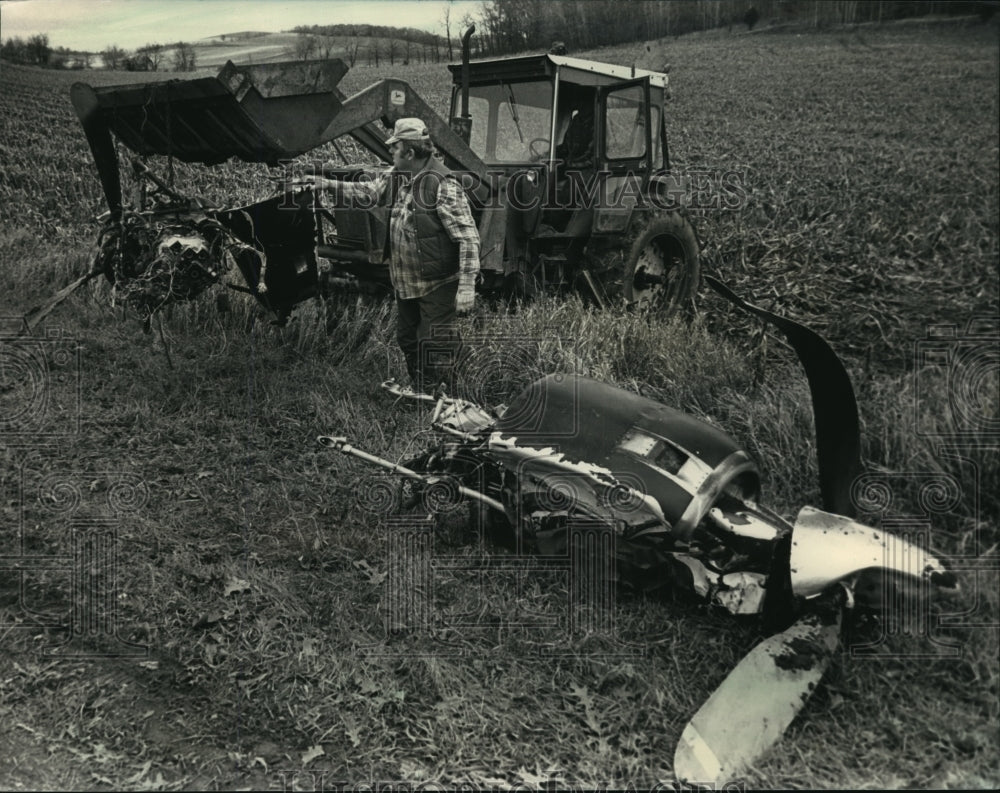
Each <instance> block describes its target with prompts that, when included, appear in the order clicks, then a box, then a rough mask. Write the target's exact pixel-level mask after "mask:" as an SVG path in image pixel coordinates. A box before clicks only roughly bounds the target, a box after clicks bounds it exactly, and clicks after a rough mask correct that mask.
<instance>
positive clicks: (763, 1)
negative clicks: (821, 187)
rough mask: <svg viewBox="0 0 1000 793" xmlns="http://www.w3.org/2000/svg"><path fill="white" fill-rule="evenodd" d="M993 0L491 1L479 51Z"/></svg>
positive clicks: (891, 16)
mask: <svg viewBox="0 0 1000 793" xmlns="http://www.w3.org/2000/svg"><path fill="white" fill-rule="evenodd" d="M998 5H1000V4H998V3H996V2H989V1H988V0H972V1H970V2H961V1H960V0H952V1H951V2H949V1H948V0H871V2H858V0H671V2H649V1H648V0H489V2H485V3H483V7H482V12H481V14H480V16H479V18H478V19H476V20H474V21H475V22H476V30H477V33H476V37H475V39H478V41H476V44H475V50H474V51H475V52H477V54H481V55H509V54H513V53H516V52H524V51H529V50H538V49H545V48H548V47H549V46H550V45H551V44H552V43H553V42H554V41H560V42H563V43H564V44H565V45H566V46H567V48H568V49H569V50H570V51H571V52H572V51H573V50H579V49H590V48H593V47H598V46H603V45H608V44H623V43H628V42H633V41H648V40H650V39H658V38H663V37H664V36H679V35H681V34H684V33H693V32H695V31H700V30H710V29H713V28H720V27H727V28H732V27H734V26H738V27H743V26H745V27H746V28H747V29H753V28H754V27H755V26H756V25H757V24H758V23H759V22H762V21H766V22H767V23H769V24H771V25H786V24H787V25H797V26H805V27H812V28H822V27H827V26H830V25H856V24H861V23H866V22H888V21H891V20H896V19H903V18H907V17H917V16H928V15H949V16H955V15H961V16H971V15H978V16H979V17H980V19H982V20H983V21H984V22H985V21H987V20H988V19H989V18H990V17H992V15H993V14H994V13H995V12H996V10H997V6H998Z"/></svg>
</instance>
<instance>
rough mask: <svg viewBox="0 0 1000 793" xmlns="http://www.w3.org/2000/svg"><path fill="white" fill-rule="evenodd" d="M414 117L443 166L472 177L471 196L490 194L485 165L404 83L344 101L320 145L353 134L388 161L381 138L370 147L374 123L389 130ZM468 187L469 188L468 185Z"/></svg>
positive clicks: (382, 85)
mask: <svg viewBox="0 0 1000 793" xmlns="http://www.w3.org/2000/svg"><path fill="white" fill-rule="evenodd" d="M411 116H415V117H417V118H419V119H421V120H422V121H423V122H424V123H425V124H426V125H427V129H428V131H429V132H430V135H431V139H432V140H433V141H434V144H435V146H436V147H437V149H438V151H439V152H441V155H442V156H443V158H444V162H445V164H446V165H447V166H448V167H449V168H451V169H452V170H455V171H465V172H468V173H470V174H474V176H475V181H476V182H477V183H478V184H476V185H475V186H474V187H473V193H474V194H475V195H476V197H477V198H479V199H485V198H486V197H488V196H489V195H490V194H491V190H490V184H489V180H488V177H487V172H486V164H485V163H484V162H483V161H482V160H481V159H480V158H479V156H478V155H477V154H476V153H475V152H474V151H473V150H472V149H471V148H469V144H467V143H466V142H465V141H464V140H463V139H462V138H461V137H460V136H459V135H458V134H457V133H456V132H455V131H454V130H453V129H452V128H451V126H450V125H449V124H448V122H447V121H445V120H444V119H443V118H441V116H439V115H438V114H437V113H435V112H434V110H433V109H431V106H430V105H428V104H427V102H425V101H424V100H423V99H422V98H421V97H420V95H419V94H418V93H417V92H416V91H414V90H413V88H411V87H410V85H409V84H408V83H406V82H404V81H403V80H393V79H386V80H380V81H379V82H377V83H374V84H373V85H370V86H369V87H368V88H365V89H363V90H361V91H359V92H358V93H356V94H354V95H353V96H350V97H348V98H347V99H344V100H343V101H342V103H341V107H340V110H339V111H338V112H337V114H336V115H335V116H334V118H333V119H332V120H331V121H330V124H329V126H327V128H326V129H325V130H324V131H323V134H322V135H321V138H322V142H324V143H325V142H327V141H331V140H335V139H336V138H339V137H340V136H342V135H352V136H353V137H354V138H355V139H356V140H358V141H359V142H360V143H361V144H362V145H364V146H365V147H366V148H367V149H369V150H370V151H372V152H374V153H375V154H377V155H379V156H381V157H384V158H385V159H387V160H388V159H391V158H390V157H389V153H388V150H387V149H386V147H385V143H384V139H380V140H379V141H378V143H377V145H369V143H368V142H366V138H368V139H370V137H371V131H372V130H374V129H375V127H374V122H375V121H379V120H381V122H382V123H383V124H384V125H385V126H386V127H391V126H392V125H393V124H394V123H395V122H396V121H397V120H398V119H400V118H407V117H411ZM467 187H469V185H467Z"/></svg>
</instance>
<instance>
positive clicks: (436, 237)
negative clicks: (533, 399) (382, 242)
mask: <svg viewBox="0 0 1000 793" xmlns="http://www.w3.org/2000/svg"><path fill="white" fill-rule="evenodd" d="M386 144H387V145H388V147H389V151H390V152H391V154H392V164H393V168H392V170H391V171H389V172H388V173H385V174H382V175H381V176H379V178H378V179H376V180H374V181H370V182H345V181H342V180H339V179H327V178H326V177H324V176H306V177H304V178H302V179H301V180H299V181H298V182H297V184H300V185H311V186H312V187H314V188H315V189H317V190H331V191H334V192H335V194H336V196H337V198H338V200H348V201H350V200H367V201H369V202H371V203H370V204H369V205H370V206H381V207H387V208H388V210H389V233H388V236H387V238H386V249H387V250H386V254H387V256H388V259H389V276H390V278H391V279H392V286H393V289H394V291H395V293H396V307H397V309H398V313H399V319H398V324H397V328H396V338H397V340H398V342H399V347H400V349H401V350H402V351H403V357H404V358H405V359H406V369H407V372H408V373H409V375H410V382H411V385H412V388H413V389H414V390H415V391H428V390H431V389H433V388H434V387H435V386H436V385H437V384H439V383H441V382H445V383H447V382H449V381H450V379H451V375H452V373H453V372H452V369H453V364H454V362H455V360H456V359H457V357H458V353H459V347H460V339H459V336H458V331H457V328H456V327H455V318H456V316H457V315H458V314H464V313H466V312H468V311H469V310H470V309H471V308H472V305H473V302H474V300H475V282H476V274H477V273H478V272H479V232H478V231H477V230H476V224H475V222H474V221H473V219H472V213H471V211H470V209H469V202H468V200H467V199H466V197H465V193H464V192H463V190H462V187H461V185H460V184H459V182H458V179H457V178H456V177H455V175H454V174H453V173H452V172H451V171H449V170H448V169H447V168H446V167H445V166H444V164H443V163H442V162H441V161H440V160H439V159H437V158H436V157H434V156H433V143H432V142H431V138H430V134H429V132H428V131H427V125H426V124H424V122H423V121H421V120H420V119H419V118H401V119H399V120H398V121H397V122H396V125H395V127H394V128H393V132H392V135H391V137H389V139H388V140H387V141H386ZM430 342H433V344H431V343H430Z"/></svg>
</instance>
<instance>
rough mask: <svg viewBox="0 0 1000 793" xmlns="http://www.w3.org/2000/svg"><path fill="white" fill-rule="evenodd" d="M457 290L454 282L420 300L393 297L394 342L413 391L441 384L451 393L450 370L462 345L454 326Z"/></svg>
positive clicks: (452, 388)
mask: <svg viewBox="0 0 1000 793" xmlns="http://www.w3.org/2000/svg"><path fill="white" fill-rule="evenodd" d="M457 291H458V281H452V282H450V283H447V284H444V285H442V286H439V287H438V288H437V289H435V290H434V291H432V292H430V293H429V294H426V295H424V296H423V297H415V298H412V299H409V300H400V299H399V298H396V308H397V309H398V312H399V319H398V324H397V325H396V340H397V341H398V342H399V348H400V349H401V350H402V351H403V358H405V359H406V371H407V372H409V375H410V383H411V385H412V387H413V389H414V390H415V391H423V392H429V391H431V390H433V389H434V388H435V387H436V386H437V385H438V384H440V383H444V384H445V386H446V387H447V389H448V393H454V388H455V383H454V369H455V364H456V362H457V361H458V355H459V353H460V351H461V343H462V342H461V338H460V337H459V335H458V329H457V328H456V326H455V293H456V292H457Z"/></svg>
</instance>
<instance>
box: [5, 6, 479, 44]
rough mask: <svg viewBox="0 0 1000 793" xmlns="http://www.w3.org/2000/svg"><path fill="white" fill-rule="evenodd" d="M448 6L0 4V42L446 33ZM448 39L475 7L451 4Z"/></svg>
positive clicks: (140, 41)
mask: <svg viewBox="0 0 1000 793" xmlns="http://www.w3.org/2000/svg"><path fill="white" fill-rule="evenodd" d="M447 5H449V3H448V2H446V0H361V1H360V2H356V1H355V0H0V39H4V40H6V39H8V38H12V37H14V36H20V37H21V38H27V37H28V36H32V35H34V34H36V33H46V34H48V37H49V45H50V46H52V47H68V48H69V49H72V50H90V51H93V52H96V51H100V50H102V49H104V48H105V47H106V46H108V45H111V44H116V45H117V46H119V47H124V48H125V49H135V48H136V47H141V46H142V45H144V44H150V43H169V42H174V41H192V42H193V41H197V40H198V39H203V38H210V37H212V36H218V35H220V34H222V33H239V32H241V31H245V30H256V31H267V32H277V31H281V30H291V29H292V28H293V27H295V26H296V25H336V24H372V25H391V26H392V27H413V28H419V29H421V30H432V31H434V32H440V33H444V23H443V22H442V19H443V16H444V8H445V6H447ZM450 5H451V7H452V11H451V20H452V28H451V32H452V35H453V36H454V35H457V34H458V32H459V30H458V28H459V21H460V20H461V19H462V17H463V16H464V15H465V14H466V13H470V14H472V15H473V16H478V15H479V9H480V7H481V5H482V3H480V2H467V1H466V0H456V1H455V2H451V3H450Z"/></svg>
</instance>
